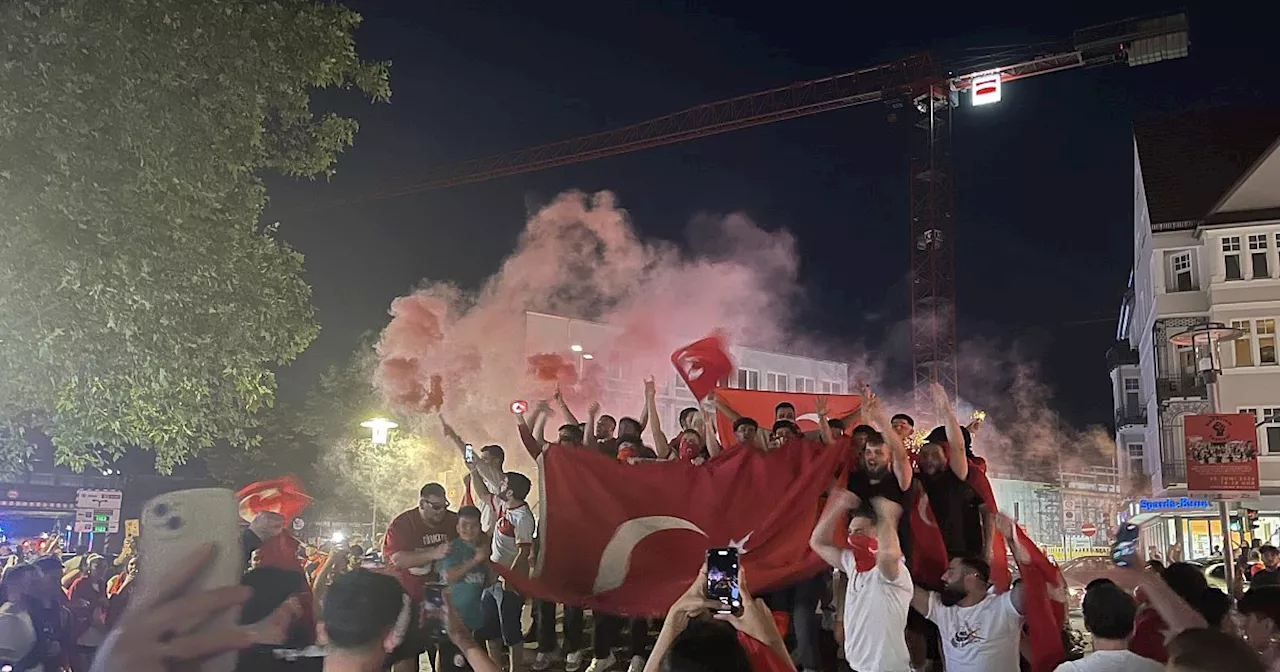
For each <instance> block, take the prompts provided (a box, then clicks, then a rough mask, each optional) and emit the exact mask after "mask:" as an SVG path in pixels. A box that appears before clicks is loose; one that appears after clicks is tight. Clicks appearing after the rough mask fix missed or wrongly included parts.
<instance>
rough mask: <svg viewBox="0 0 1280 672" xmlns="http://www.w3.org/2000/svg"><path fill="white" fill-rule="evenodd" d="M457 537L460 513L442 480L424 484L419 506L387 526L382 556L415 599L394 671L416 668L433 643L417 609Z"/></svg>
mask: <svg viewBox="0 0 1280 672" xmlns="http://www.w3.org/2000/svg"><path fill="white" fill-rule="evenodd" d="M456 538H458V514H456V513H454V512H453V511H450V510H449V498H448V496H447V495H446V493H445V490H444V486H443V485H440V484H439V483H428V484H426V485H424V486H422V491H421V492H419V493H418V506H417V508H413V509H409V510H408V511H405V512H404V513H402V514H400V515H398V516H396V517H395V519H394V520H392V521H391V524H390V525H388V526H387V534H386V537H385V538H383V540H382V557H383V559H384V560H386V562H387V564H388V565H390V566H391V567H393V568H394V569H395V570H396V576H397V577H398V578H399V579H400V585H402V586H404V590H405V592H406V593H408V595H409V598H410V599H412V600H413V602H414V608H413V614H414V620H413V623H412V625H411V627H410V630H409V632H408V633H407V634H406V635H405V640H404V643H403V644H401V645H400V647H399V648H397V649H396V650H395V651H394V652H392V660H393V661H394V666H393V667H392V670H394V672H417V670H418V657H419V656H420V655H422V654H423V653H425V652H427V650H428V649H429V648H431V647H432V646H433V644H432V643H431V642H428V641H426V639H425V638H424V637H423V636H422V633H421V632H420V628H419V627H418V626H419V625H420V621H419V620H418V613H419V610H420V608H421V602H422V598H423V594H424V586H426V585H427V584H431V583H441V582H442V581H441V579H440V573H439V571H438V570H437V568H436V562H437V561H439V560H442V559H443V558H444V557H445V555H447V554H448V553H449V542H451V541H453V540H454V539H456ZM434 653H435V652H434V651H433V652H432V654H433V656H434Z"/></svg>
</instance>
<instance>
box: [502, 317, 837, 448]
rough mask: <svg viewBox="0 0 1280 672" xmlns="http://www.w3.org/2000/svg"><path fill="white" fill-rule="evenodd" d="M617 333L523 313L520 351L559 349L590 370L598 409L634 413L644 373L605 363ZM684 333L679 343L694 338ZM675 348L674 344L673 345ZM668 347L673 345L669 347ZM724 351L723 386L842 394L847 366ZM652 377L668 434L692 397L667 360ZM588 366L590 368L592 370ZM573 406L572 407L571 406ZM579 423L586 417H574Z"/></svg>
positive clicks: (737, 348)
mask: <svg viewBox="0 0 1280 672" xmlns="http://www.w3.org/2000/svg"><path fill="white" fill-rule="evenodd" d="M621 335H622V332H621V330H620V329H618V328H617V327H613V326H610V325H607V324H601V323H599V322H590V321H587V320H577V319H573V318H568V317H562V316H559V315H547V314H544V313H535V312H528V313H526V319H525V352H526V353H528V354H530V355H534V354H539V353H548V352H552V353H561V354H563V355H564V356H565V357H569V358H575V357H576V358H577V361H576V362H572V363H573V364H574V365H575V366H577V367H578V371H582V372H584V373H587V374H594V375H595V377H596V378H597V379H598V380H600V381H601V383H602V385H603V388H604V389H603V395H602V397H603V399H602V400H601V405H602V412H604V413H609V414H611V415H614V416H615V417H621V416H625V415H630V416H633V417H639V415H640V412H641V410H643V408H644V372H642V371H640V370H638V369H637V368H636V367H635V366H632V365H628V364H626V363H617V362H612V361H609V359H610V358H609V357H608V356H607V354H604V353H606V352H607V351H608V350H609V349H610V348H612V347H613V344H614V343H615V342H616V341H617V340H618V338H619V336H621ZM698 338H700V336H696V335H695V336H689V337H687V338H685V339H683V340H681V341H680V345H683V344H684V343H689V342H692V341H694V340H697V339H698ZM677 347H678V346H677ZM673 349H674V348H673ZM729 349H730V352H729V354H730V355H731V356H732V357H733V361H734V362H735V363H736V365H737V367H738V369H737V371H736V372H735V373H734V375H732V376H730V377H729V380H728V381H725V382H726V383H727V385H728V387H732V388H740V389H748V390H776V391H780V392H808V393H818V394H846V393H848V389H849V365H848V364H846V363H843V362H834V361H827V360H821V359H813V358H810V357H800V356H797V355H788V354H785V353H778V352H769V351H765V350H758V349H754V348H747V347H742V346H739V345H731V346H730V348H729ZM654 368H661V369H662V370H664V371H665V372H666V374H665V375H658V376H657V380H656V383H657V386H658V399H657V402H658V413H659V415H660V416H661V418H662V427H663V429H664V431H666V432H667V433H668V435H671V436H674V429H675V428H676V427H679V426H680V425H679V422H678V417H679V415H680V410H681V409H683V408H687V407H690V406H696V405H697V400H695V399H694V397H693V394H692V393H691V392H690V391H689V388H688V387H687V386H686V385H685V384H684V381H683V380H681V379H680V377H679V376H678V375H676V372H675V368H674V367H672V366H671V365H670V364H669V363H668V364H666V365H665V367H654ZM593 369H594V370H593ZM575 410H577V409H575ZM579 420H583V421H585V420H586V418H585V416H584V417H580V418H579Z"/></svg>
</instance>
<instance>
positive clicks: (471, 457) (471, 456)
mask: <svg viewBox="0 0 1280 672" xmlns="http://www.w3.org/2000/svg"><path fill="white" fill-rule="evenodd" d="M462 459H463V460H465V461H466V462H467V464H471V463H472V462H475V461H476V449H475V448H473V447H472V446H471V444H469V443H468V444H467V450H466V452H465V453H464V454H463V456H462Z"/></svg>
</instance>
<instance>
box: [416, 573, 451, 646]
mask: <svg viewBox="0 0 1280 672" xmlns="http://www.w3.org/2000/svg"><path fill="white" fill-rule="evenodd" d="M445 588H446V586H444V585H439V584H431V585H428V586H427V587H426V589H425V591H424V592H423V597H422V614H421V615H422V619H421V621H422V631H423V632H424V633H425V634H426V636H427V638H428V639H430V640H431V641H433V642H447V641H449V607H448V605H447V604H445V600H444V591H445Z"/></svg>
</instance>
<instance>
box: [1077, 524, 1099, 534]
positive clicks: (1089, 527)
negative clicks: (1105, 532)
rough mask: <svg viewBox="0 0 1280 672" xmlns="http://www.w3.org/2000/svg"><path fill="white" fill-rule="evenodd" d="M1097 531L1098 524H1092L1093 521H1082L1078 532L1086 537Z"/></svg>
mask: <svg viewBox="0 0 1280 672" xmlns="http://www.w3.org/2000/svg"><path fill="white" fill-rule="evenodd" d="M1097 533H1098V526H1097V525H1094V524H1093V523H1084V524H1083V525H1081V526H1080V534H1083V535H1084V536H1086V537H1092V536H1093V535H1095V534H1097Z"/></svg>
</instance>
